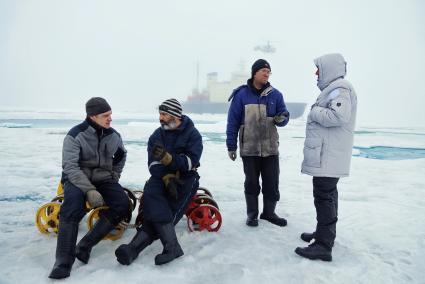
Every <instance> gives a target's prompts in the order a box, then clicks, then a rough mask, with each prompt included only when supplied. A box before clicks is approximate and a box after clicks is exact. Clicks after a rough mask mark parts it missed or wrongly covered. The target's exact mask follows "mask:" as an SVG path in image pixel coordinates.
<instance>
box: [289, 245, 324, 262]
mask: <svg viewBox="0 0 425 284" xmlns="http://www.w3.org/2000/svg"><path fill="white" fill-rule="evenodd" d="M295 253H296V254H298V255H299V256H302V257H304V258H308V259H311V260H323V261H332V255H330V256H329V255H308V254H304V253H303V252H302V251H301V249H300V248H296V249H295Z"/></svg>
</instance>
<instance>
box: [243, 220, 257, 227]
mask: <svg viewBox="0 0 425 284" xmlns="http://www.w3.org/2000/svg"><path fill="white" fill-rule="evenodd" d="M246 225H247V226H249V227H258V219H248V220H246Z"/></svg>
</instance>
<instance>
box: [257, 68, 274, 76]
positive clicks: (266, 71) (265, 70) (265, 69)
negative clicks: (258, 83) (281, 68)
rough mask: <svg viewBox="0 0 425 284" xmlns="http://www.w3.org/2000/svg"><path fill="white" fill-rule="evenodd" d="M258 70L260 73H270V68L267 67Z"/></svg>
mask: <svg viewBox="0 0 425 284" xmlns="http://www.w3.org/2000/svg"><path fill="white" fill-rule="evenodd" d="M259 71H260V72H261V73H264V74H268V75H271V74H272V71H270V69H268V68H263V69H260V70H259Z"/></svg>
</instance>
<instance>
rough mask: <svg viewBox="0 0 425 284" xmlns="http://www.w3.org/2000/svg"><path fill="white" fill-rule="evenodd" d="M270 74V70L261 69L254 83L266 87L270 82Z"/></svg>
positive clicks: (255, 76)
mask: <svg viewBox="0 0 425 284" xmlns="http://www.w3.org/2000/svg"><path fill="white" fill-rule="evenodd" d="M270 74H271V72H270V69H269V68H261V69H260V70H258V71H257V72H256V73H255V74H254V81H255V82H256V83H259V84H261V85H265V84H267V82H268V81H269V77H270Z"/></svg>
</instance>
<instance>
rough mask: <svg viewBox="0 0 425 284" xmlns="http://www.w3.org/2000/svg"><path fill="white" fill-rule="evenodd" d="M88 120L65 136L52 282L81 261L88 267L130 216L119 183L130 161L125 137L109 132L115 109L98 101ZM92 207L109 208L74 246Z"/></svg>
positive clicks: (88, 105) (88, 110) (89, 104)
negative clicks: (101, 245)
mask: <svg viewBox="0 0 425 284" xmlns="http://www.w3.org/2000/svg"><path fill="white" fill-rule="evenodd" d="M86 113H87V117H86V120H85V121H84V122H82V123H80V124H79V125H77V126H75V127H73V128H72V129H71V130H70V131H69V132H68V134H67V135H66V136H65V140H64V142H63V152H62V168H63V171H62V183H63V185H64V201H63V203H62V205H61V208H60V213H59V220H60V222H59V231H58V241H57V246H56V262H55V265H54V267H53V270H52V272H51V273H50V275H49V277H50V278H54V279H61V278H66V277H68V276H69V275H70V272H71V268H72V264H73V263H74V261H75V257H77V258H78V259H79V260H80V261H82V262H83V263H87V262H88V261H89V258H90V252H91V249H92V248H93V246H95V245H96V244H97V243H98V242H99V241H100V240H102V239H103V237H105V236H106V235H107V234H108V233H109V232H110V231H111V230H113V229H114V228H115V226H116V225H118V223H119V222H121V220H122V219H123V218H124V217H125V216H126V214H128V212H129V206H130V204H129V200H128V197H127V194H126V193H125V191H124V189H123V188H122V187H121V185H120V184H119V183H118V181H119V178H120V175H121V172H122V170H123V168H124V164H125V160H126V155H127V154H126V150H125V148H124V145H123V142H122V139H121V136H120V135H119V133H118V132H116V131H115V130H114V129H113V128H111V121H112V118H111V115H112V111H111V107H110V106H109V104H108V103H107V102H106V100H105V99H103V98H99V97H95V98H91V99H90V100H88V102H87V103H86ZM86 201H87V202H88V203H89V204H90V206H91V207H93V208H94V207H99V206H102V205H106V206H109V210H107V211H106V213H105V214H103V215H101V216H100V218H99V220H98V221H97V222H96V224H95V226H94V227H93V228H92V229H91V230H90V231H89V232H88V233H87V234H86V235H85V236H84V237H83V238H82V239H81V240H80V242H79V243H78V245H77V247H75V243H76V240H77V235H78V223H79V222H80V221H81V219H82V218H83V217H84V215H85V214H86V211H85V209H86Z"/></svg>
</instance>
